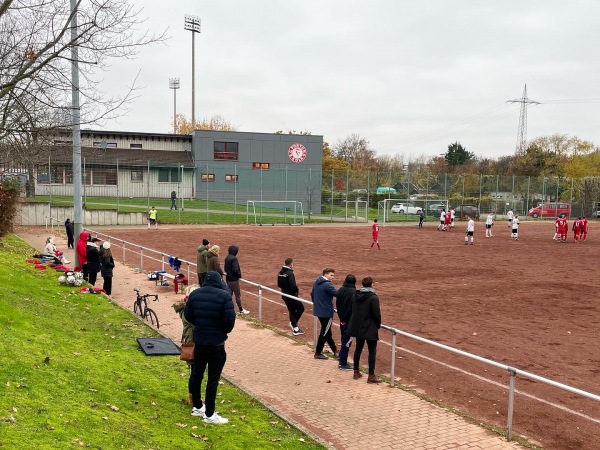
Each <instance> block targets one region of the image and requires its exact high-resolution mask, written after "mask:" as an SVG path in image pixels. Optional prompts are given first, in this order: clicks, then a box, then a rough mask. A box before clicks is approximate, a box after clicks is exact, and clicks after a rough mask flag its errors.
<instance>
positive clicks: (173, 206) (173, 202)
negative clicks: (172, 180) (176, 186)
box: [171, 191, 177, 210]
mask: <svg viewBox="0 0 600 450" xmlns="http://www.w3.org/2000/svg"><path fill="white" fill-rule="evenodd" d="M171 209H175V210H176V209H177V192H175V191H171Z"/></svg>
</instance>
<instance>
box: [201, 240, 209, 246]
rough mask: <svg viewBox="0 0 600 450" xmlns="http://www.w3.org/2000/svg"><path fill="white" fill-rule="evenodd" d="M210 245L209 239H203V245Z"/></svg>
mask: <svg viewBox="0 0 600 450" xmlns="http://www.w3.org/2000/svg"><path fill="white" fill-rule="evenodd" d="M208 244H210V242H208V239H202V245H208Z"/></svg>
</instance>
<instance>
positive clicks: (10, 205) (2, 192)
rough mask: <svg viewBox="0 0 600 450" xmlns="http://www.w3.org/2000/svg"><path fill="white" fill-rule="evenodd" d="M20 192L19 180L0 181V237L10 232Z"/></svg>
mask: <svg viewBox="0 0 600 450" xmlns="http://www.w3.org/2000/svg"><path fill="white" fill-rule="evenodd" d="M20 192H21V184H20V183H19V180H16V179H14V178H7V179H5V180H2V181H0V237H2V236H4V235H5V234H6V233H8V232H9V231H11V230H12V226H13V221H14V218H15V214H16V212H17V202H18V200H19V193H20Z"/></svg>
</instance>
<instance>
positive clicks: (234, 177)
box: [225, 175, 238, 183]
mask: <svg viewBox="0 0 600 450" xmlns="http://www.w3.org/2000/svg"><path fill="white" fill-rule="evenodd" d="M225 181H229V182H231V183H237V182H238V176H237V175H225Z"/></svg>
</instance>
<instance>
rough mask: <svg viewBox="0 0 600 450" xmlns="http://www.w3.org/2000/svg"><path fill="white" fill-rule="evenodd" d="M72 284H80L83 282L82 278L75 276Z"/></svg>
mask: <svg viewBox="0 0 600 450" xmlns="http://www.w3.org/2000/svg"><path fill="white" fill-rule="evenodd" d="M73 284H74V285H75V286H81V285H82V284H83V279H82V278H75V281H74V282H73Z"/></svg>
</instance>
